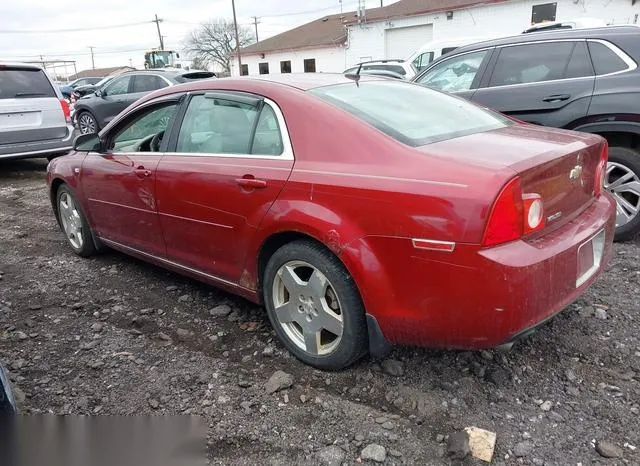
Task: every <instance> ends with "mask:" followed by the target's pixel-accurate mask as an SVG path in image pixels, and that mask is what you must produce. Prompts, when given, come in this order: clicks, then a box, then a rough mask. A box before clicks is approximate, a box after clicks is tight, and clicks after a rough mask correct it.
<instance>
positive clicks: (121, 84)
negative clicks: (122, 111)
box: [104, 76, 131, 95]
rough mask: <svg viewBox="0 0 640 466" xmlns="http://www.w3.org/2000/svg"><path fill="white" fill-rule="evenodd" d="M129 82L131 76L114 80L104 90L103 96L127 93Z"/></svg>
mask: <svg viewBox="0 0 640 466" xmlns="http://www.w3.org/2000/svg"><path fill="white" fill-rule="evenodd" d="M129 81H131V76H122V77H121V78H116V79H114V80H113V81H112V82H111V84H109V85H108V86H107V87H106V88H105V90H104V93H105V95H122V94H128V93H129Z"/></svg>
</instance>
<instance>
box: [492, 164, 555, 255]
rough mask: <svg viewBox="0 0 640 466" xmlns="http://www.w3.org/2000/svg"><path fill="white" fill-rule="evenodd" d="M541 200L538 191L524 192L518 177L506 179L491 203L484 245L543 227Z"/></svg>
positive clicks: (505, 240)
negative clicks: (506, 181)
mask: <svg viewBox="0 0 640 466" xmlns="http://www.w3.org/2000/svg"><path fill="white" fill-rule="evenodd" d="M544 225H545V220H544V204H543V202H542V198H541V197H540V195H539V194H535V193H531V194H523V193H522V185H521V183H520V178H519V177H517V176H516V177H515V178H513V179H512V180H511V181H509V182H508V183H507V184H506V185H505V187H504V188H502V191H500V194H499V195H498V197H497V198H496V201H495V202H494V203H493V207H492V209H491V213H490V215H489V221H488V222H487V228H486V229H485V232H484V239H483V241H482V245H483V246H495V245H497V244H502V243H507V242H509V241H514V240H517V239H520V238H522V237H523V236H525V235H528V234H530V233H533V232H535V231H538V230H541V229H542V228H544Z"/></svg>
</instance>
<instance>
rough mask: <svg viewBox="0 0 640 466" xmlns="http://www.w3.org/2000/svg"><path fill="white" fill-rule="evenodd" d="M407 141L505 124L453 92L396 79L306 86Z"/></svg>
mask: <svg viewBox="0 0 640 466" xmlns="http://www.w3.org/2000/svg"><path fill="white" fill-rule="evenodd" d="M308 92H309V93H311V94H313V95H315V96H317V97H319V98H320V99H322V100H325V101H327V102H329V103H332V104H334V105H335V106H337V107H339V108H341V109H343V110H345V111H347V112H349V113H351V114H352V115H354V116H356V117H357V118H360V119H361V120H364V121H365V122H367V123H369V124H370V125H371V126H373V127H375V128H376V129H378V130H380V131H382V132H383V133H385V134H387V135H389V136H391V137H393V138H394V139H396V140H398V141H400V142H402V143H404V144H407V145H410V146H421V145H425V144H429V143H432V142H436V141H442V140H445V139H452V138H455V137H461V136H465V135H468V134H473V133H478V132H484V131H490V130H493V129H497V128H502V127H504V126H507V125H509V124H510V123H509V120H507V119H506V118H504V117H502V116H500V115H499V114H497V113H493V112H490V111H488V110H484V109H482V108H480V107H477V106H475V105H473V104H471V103H470V102H468V101H466V100H463V99H459V98H457V97H454V96H451V95H447V94H444V93H441V92H437V91H434V90H432V89H429V88H427V87H424V86H417V85H415V84H411V83H407V82H401V81H365V82H361V83H359V85H354V84H351V83H349V84H338V85H334V86H325V87H319V88H315V89H311V90H310V91H308Z"/></svg>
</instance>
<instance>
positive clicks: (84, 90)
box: [71, 76, 115, 103]
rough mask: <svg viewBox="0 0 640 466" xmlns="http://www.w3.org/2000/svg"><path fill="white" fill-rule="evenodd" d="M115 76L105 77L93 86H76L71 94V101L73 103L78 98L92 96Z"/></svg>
mask: <svg viewBox="0 0 640 466" xmlns="http://www.w3.org/2000/svg"><path fill="white" fill-rule="evenodd" d="M114 77H115V76H107V77H104V78H102V79H101V80H100V81H98V82H97V83H95V84H84V85H81V86H77V87H76V88H74V89H73V93H72V94H71V98H72V101H73V102H74V103H75V101H76V100H78V99H79V98H80V97H84V96H85V95H87V94H93V93H94V92H95V91H97V90H98V89H101V88H102V87H104V86H106V84H107V83H108V82H109V81H111V80H112V79H113V78H114Z"/></svg>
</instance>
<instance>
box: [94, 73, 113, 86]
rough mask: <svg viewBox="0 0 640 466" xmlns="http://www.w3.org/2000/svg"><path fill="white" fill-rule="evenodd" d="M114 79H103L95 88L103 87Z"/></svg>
mask: <svg viewBox="0 0 640 466" xmlns="http://www.w3.org/2000/svg"><path fill="white" fill-rule="evenodd" d="M112 78H113V76H107V77H106V78H102V79H101V80H100V81H98V82H97V83H95V84H94V86H96V87H102V86H104V85H105V84H107V83H108V82H109V81H111V79H112Z"/></svg>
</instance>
